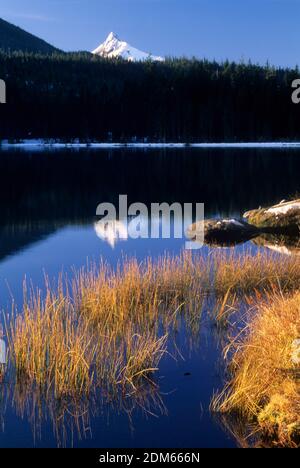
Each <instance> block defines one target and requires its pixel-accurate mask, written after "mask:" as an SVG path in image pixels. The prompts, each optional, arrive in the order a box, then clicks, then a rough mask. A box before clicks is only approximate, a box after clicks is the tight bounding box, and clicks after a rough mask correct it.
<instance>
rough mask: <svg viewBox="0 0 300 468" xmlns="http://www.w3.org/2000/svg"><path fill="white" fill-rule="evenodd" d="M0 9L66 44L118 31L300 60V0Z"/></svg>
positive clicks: (14, 0)
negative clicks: (299, 50)
mask: <svg viewBox="0 0 300 468" xmlns="http://www.w3.org/2000/svg"><path fill="white" fill-rule="evenodd" d="M0 17H2V18H4V19H6V20H7V21H10V22H12V23H14V24H17V25H18V26H21V27H23V28H24V29H26V30H28V31H30V32H32V33H33V34H36V35H38V36H40V37H42V38H44V39H45V40H47V41H49V42H50V43H52V44H53V45H55V46H57V47H59V48H62V49H64V50H79V49H81V50H92V49H94V48H95V47H96V46H98V45H99V43H100V42H103V40H104V39H105V38H106V36H107V34H108V33H109V32H110V31H114V32H116V33H117V34H118V35H119V36H120V37H121V38H122V39H125V40H127V41H128V42H129V43H130V44H131V45H133V46H135V47H137V48H139V49H142V50H145V51H147V52H152V53H154V54H159V55H179V56H180V55H186V56H192V55H195V56H197V57H206V58H209V59H213V58H215V59H217V60H219V59H225V58H229V59H234V60H240V59H244V60H248V59H249V58H251V60H252V61H254V62H260V63H265V62H266V61H267V60H269V61H270V62H271V63H273V64H275V65H284V66H293V65H296V64H299V63H300V56H299V52H298V49H299V47H297V45H298V44H300V28H299V18H300V0H0Z"/></svg>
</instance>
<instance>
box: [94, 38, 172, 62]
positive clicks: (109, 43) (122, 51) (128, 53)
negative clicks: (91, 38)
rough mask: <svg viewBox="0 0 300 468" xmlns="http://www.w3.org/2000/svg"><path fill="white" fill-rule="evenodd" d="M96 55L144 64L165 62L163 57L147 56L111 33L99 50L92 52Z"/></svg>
mask: <svg viewBox="0 0 300 468" xmlns="http://www.w3.org/2000/svg"><path fill="white" fill-rule="evenodd" d="M92 53H93V54H95V55H99V56H100V57H106V58H119V57H120V58H123V59H124V60H128V61H129V62H143V61H145V60H152V61H158V62H163V61H164V59H163V58H162V57H157V56H155V55H152V54H147V53H146V52H142V51H141V50H138V49H136V48H135V47H132V46H131V45H129V44H128V43H127V42H125V41H122V40H121V39H120V38H119V37H118V36H117V34H115V33H113V32H111V33H110V34H109V35H108V36H107V39H106V40H105V41H104V42H103V43H102V44H100V46H99V47H97V49H95V50H93V52H92Z"/></svg>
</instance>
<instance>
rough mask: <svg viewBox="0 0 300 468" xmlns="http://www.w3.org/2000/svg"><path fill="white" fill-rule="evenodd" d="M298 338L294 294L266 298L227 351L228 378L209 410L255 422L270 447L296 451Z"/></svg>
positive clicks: (299, 439) (299, 304) (299, 434)
mask: <svg viewBox="0 0 300 468" xmlns="http://www.w3.org/2000/svg"><path fill="white" fill-rule="evenodd" d="M299 337H300V293H299V292H297V293H296V294H295V295H294V296H291V297H287V298H284V297H283V296H282V295H280V294H278V293H277V294H275V295H274V294H269V295H268V296H267V299H266V300H265V302H264V303H263V304H259V305H258V307H257V310H256V312H255V313H254V315H252V316H251V317H250V318H249V321H248V324H247V327H246V329H245V334H244V336H243V337H242V338H240V335H239V336H238V338H237V339H235V340H233V342H232V343H231V345H230V346H229V348H228V349H227V352H228V353H230V352H231V357H230V369H231V372H232V373H233V378H232V380H231V382H230V383H229V384H228V385H227V386H226V388H225V389H224V391H223V392H222V393H221V394H220V395H218V396H217V397H215V398H214V400H213V403H212V409H213V410H214V411H218V412H222V413H236V412H237V413H239V414H241V415H243V416H244V417H245V418H246V419H247V420H248V421H253V420H254V421H256V423H257V425H258V428H259V430H261V431H262V433H263V434H265V435H266V436H267V437H270V438H271V439H272V440H273V441H274V444H278V445H283V446H297V445H299V443H300V381H299V378H300V359H299V360H298V359H295V356H296V351H295V343H298V341H297V340H298V339H299ZM298 352H299V349H298Z"/></svg>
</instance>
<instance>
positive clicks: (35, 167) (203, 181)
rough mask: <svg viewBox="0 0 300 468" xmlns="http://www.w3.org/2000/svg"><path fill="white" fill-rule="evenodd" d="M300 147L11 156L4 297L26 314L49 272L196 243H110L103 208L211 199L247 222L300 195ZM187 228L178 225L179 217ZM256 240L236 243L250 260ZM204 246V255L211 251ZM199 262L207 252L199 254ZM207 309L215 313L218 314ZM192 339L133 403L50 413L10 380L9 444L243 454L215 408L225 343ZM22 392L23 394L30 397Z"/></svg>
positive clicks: (204, 335) (186, 335)
mask: <svg viewBox="0 0 300 468" xmlns="http://www.w3.org/2000/svg"><path fill="white" fill-rule="evenodd" d="M299 174H300V151H299V149H273V150H269V149H264V150H255V149H251V148H250V149H238V148H237V149H211V150H208V149H166V150H154V149H153V150H144V149H130V150H125V149H115V150H95V149H93V150H67V151H66V150H65V151H59V150H53V151H34V152H30V151H22V150H14V151H2V152H0V209H1V221H0V298H1V299H0V301H1V309H3V310H4V311H6V310H9V309H10V305H11V298H12V297H13V298H14V300H15V302H16V303H17V304H18V307H19V308H21V307H22V291H23V280H24V278H25V277H26V278H27V279H31V280H32V281H33V283H34V285H37V286H39V287H41V288H43V287H44V272H46V273H47V274H48V275H49V276H50V278H57V276H58V274H59V273H60V272H61V271H65V272H69V271H70V270H71V269H72V268H73V267H76V268H80V267H82V266H83V265H86V263H87V260H96V261H97V260H98V259H100V257H102V258H104V259H105V260H106V261H107V262H108V263H110V264H111V265H112V266H113V267H115V266H116V265H117V263H118V262H119V261H120V260H122V258H124V256H125V257H129V258H131V257H136V258H138V259H139V260H141V261H142V260H143V259H145V258H146V257H148V256H151V257H152V258H154V259H155V258H158V257H159V256H160V255H163V254H164V253H165V252H168V253H171V254H179V253H180V252H181V251H182V249H183V248H184V243H185V239H174V238H171V239H137V240H133V239H128V240H123V241H119V242H116V243H114V242H111V241H110V240H109V239H104V238H103V237H102V238H101V236H99V232H98V233H97V230H96V229H95V222H96V218H95V213H96V208H97V206H98V204H99V203H102V202H112V203H114V204H116V205H117V204H118V197H119V195H120V194H127V195H128V203H133V202H143V203H145V204H146V205H147V206H150V203H153V202H159V203H161V202H168V203H171V202H180V203H184V202H186V203H187V202H193V203H196V202H198V203H202V202H203V203H205V216H206V217H207V218H208V217H217V216H222V217H231V218H232V217H240V216H242V214H243V213H244V212H245V211H246V210H248V209H251V208H256V207H258V206H260V205H261V206H264V205H268V204H274V203H276V202H279V201H280V200H282V199H284V198H287V197H288V196H292V195H294V194H296V193H297V192H298V191H299V185H300V184H299ZM174 222H176V219H175V220H174ZM247 247H249V248H250V247H251V249H252V252H253V255H255V253H256V252H257V250H258V249H261V248H263V247H258V246H256V245H254V244H253V243H248V244H247V246H246V247H245V245H242V246H237V247H235V249H236V251H237V252H243V251H244V249H245V248H247ZM209 251H210V248H209V247H207V246H205V247H203V248H202V250H201V254H203V255H208V254H209ZM197 254H199V251H198V252H197ZM206 312H209V310H207V311H206ZM200 321H201V319H200V318H199V331H198V332H196V333H192V332H191V330H190V328H189V327H188V326H186V325H185V324H182V327H181V328H180V329H179V330H178V331H177V339H176V342H177V343H179V345H180V353H181V354H182V358H177V359H176V360H175V359H173V358H171V357H165V358H164V359H163V361H162V363H161V366H160V371H159V373H158V375H157V376H156V381H157V383H158V384H159V389H158V390H157V391H150V392H149V391H148V390H147V391H145V393H144V394H143V395H139V396H128V397H127V398H126V399H125V401H118V402H113V401H111V402H109V403H108V402H104V401H103V400H101V398H99V400H98V399H96V400H95V401H89V402H82V404H81V406H80V405H79V408H62V407H61V406H60V405H59V404H58V403H57V402H54V403H53V402H52V404H51V405H50V407H49V405H47V404H45V403H44V402H39V400H38V399H36V397H35V395H34V394H33V395H26V398H25V396H24V394H22V392H20V391H16V390H15V388H14V383H13V382H11V381H9V379H8V377H5V379H4V381H3V382H2V383H0V422H1V426H0V446H1V447H30V446H35V447H45V446H46V447H56V446H75V447H149V448H150V447H156V448H158V447H174V448H175V447H179V448H185V447H235V446H236V445H237V442H236V441H235V439H234V437H233V436H232V435H230V433H229V432H227V431H226V430H225V429H224V427H222V425H221V424H220V422H219V421H218V418H216V417H215V416H214V415H212V414H210V412H209V403H210V400H211V398H212V395H213V393H214V391H216V390H217V389H218V388H221V387H222V384H223V365H222V364H223V363H222V358H221V355H222V353H221V351H222V343H221V340H220V336H218V334H217V333H216V330H215V328H214V326H213V324H212V323H210V322H209V321H207V320H203V323H202V322H201V323H200ZM19 390H20V389H19Z"/></svg>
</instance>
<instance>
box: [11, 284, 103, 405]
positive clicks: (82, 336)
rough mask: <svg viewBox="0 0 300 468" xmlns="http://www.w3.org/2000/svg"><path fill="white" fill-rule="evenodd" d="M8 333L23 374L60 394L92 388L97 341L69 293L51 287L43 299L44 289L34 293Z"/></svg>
mask: <svg viewBox="0 0 300 468" xmlns="http://www.w3.org/2000/svg"><path fill="white" fill-rule="evenodd" d="M7 335H8V340H9V349H10V353H11V358H12V360H13V362H14V366H15V369H16V373H17V376H18V377H19V378H26V379H28V380H29V381H31V382H35V383H36V384H37V385H38V386H40V387H43V386H45V385H46V386H47V388H50V387H53V389H54V392H55V395H56V396H62V395H65V394H70V393H71V394H73V393H74V394H82V393H88V392H89V390H90V388H91V385H92V382H93V370H92V363H93V360H94V357H95V353H96V345H95V343H93V340H92V337H91V335H90V333H89V332H88V323H87V322H85V321H83V320H81V319H80V318H78V317H77V315H76V312H75V310H74V307H73V305H72V302H71V301H70V299H69V297H68V295H66V296H64V295H63V294H62V293H61V292H59V293H57V294H56V293H53V292H51V291H50V290H49V289H48V291H47V295H46V298H45V300H44V301H42V299H41V294H40V292H37V293H36V294H33V293H32V294H31V296H30V299H29V301H27V299H26V301H25V304H24V310H23V314H22V315H18V316H13V317H11V319H10V321H9V323H8V324H7Z"/></svg>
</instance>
